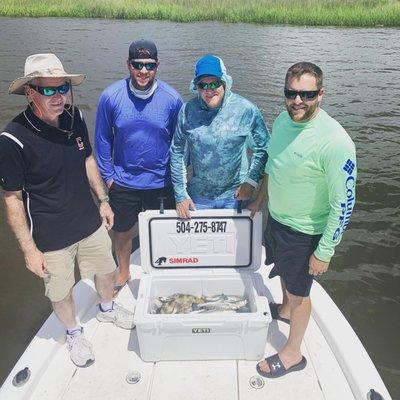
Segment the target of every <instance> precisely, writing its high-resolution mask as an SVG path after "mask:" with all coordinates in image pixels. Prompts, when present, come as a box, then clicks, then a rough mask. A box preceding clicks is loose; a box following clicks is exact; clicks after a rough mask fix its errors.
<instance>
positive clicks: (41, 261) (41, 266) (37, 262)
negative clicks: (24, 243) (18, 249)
mask: <svg viewBox="0 0 400 400" xmlns="http://www.w3.org/2000/svg"><path fill="white" fill-rule="evenodd" d="M24 255H25V264H26V268H28V269H29V271H32V272H33V273H34V274H36V275H37V276H39V277H40V278H44V277H45V272H46V267H47V262H46V259H45V257H44V254H43V253H42V252H41V251H40V250H39V249H38V248H37V247H34V248H31V249H29V250H27V251H26V252H25V254H24Z"/></svg>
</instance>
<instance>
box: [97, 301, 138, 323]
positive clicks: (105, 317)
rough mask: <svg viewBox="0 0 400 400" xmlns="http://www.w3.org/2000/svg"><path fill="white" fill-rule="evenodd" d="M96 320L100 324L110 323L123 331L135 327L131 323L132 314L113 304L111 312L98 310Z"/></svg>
mask: <svg viewBox="0 0 400 400" xmlns="http://www.w3.org/2000/svg"><path fill="white" fill-rule="evenodd" d="M99 308H100V307H99ZM96 318H97V319H98V320H99V321H100V322H112V323H114V324H115V325H116V326H118V327H120V328H123V329H133V328H134V327H135V324H134V323H133V313H132V312H130V311H128V310H127V309H126V308H124V307H122V306H120V305H119V304H117V303H115V302H113V308H112V309H111V310H108V311H101V309H100V310H99V312H98V313H97V316H96Z"/></svg>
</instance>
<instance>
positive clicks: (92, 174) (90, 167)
mask: <svg viewBox="0 0 400 400" xmlns="http://www.w3.org/2000/svg"><path fill="white" fill-rule="evenodd" d="M86 174H87V177H88V180H89V185H90V188H91V189H92V190H93V192H94V194H95V195H96V196H97V198H98V199H99V200H101V199H104V198H106V197H107V189H106V187H105V185H104V183H103V180H102V178H101V176H100V172H99V169H98V168H97V163H96V160H95V159H94V157H93V155H91V156H89V157H88V158H87V159H86Z"/></svg>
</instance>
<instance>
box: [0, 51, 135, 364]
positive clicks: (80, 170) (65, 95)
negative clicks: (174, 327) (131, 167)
mask: <svg viewBox="0 0 400 400" xmlns="http://www.w3.org/2000/svg"><path fill="white" fill-rule="evenodd" d="M84 80H85V76H84V75H81V74H68V73H67V72H65V70H64V67H63V65H62V64H61V61H60V60H59V59H58V58H57V57H56V56H55V55H54V54H33V55H31V56H29V57H28V58H27V59H26V62H25V74H24V76H23V77H20V78H18V79H16V80H14V81H13V82H12V84H11V85H10V87H9V93H14V94H25V96H26V98H27V100H28V107H27V108H26V109H25V111H23V112H22V113H21V114H19V115H18V116H17V117H15V118H14V119H13V120H12V121H11V122H10V123H9V124H8V125H7V126H6V128H5V129H4V131H3V132H2V133H1V134H0V185H1V186H2V188H3V189H4V203H5V209H6V214H7V217H8V221H9V224H10V226H11V229H12V230H13V232H14V233H15V235H16V237H17V240H18V242H19V245H20V246H21V249H22V251H23V253H24V256H25V262H26V266H27V268H28V269H29V270H31V271H32V272H33V273H35V274H36V275H38V276H39V277H41V278H43V279H44V283H45V294H46V296H47V297H48V298H49V299H50V301H51V303H52V306H53V310H54V312H55V314H56V315H57V317H58V318H59V320H60V321H61V323H62V324H63V325H64V326H65V327H66V329H67V344H68V349H69V351H70V356H71V360H72V361H73V362H74V363H75V364H76V365H77V366H79V367H83V366H87V365H90V364H91V363H92V362H93V361H94V355H93V351H92V348H91V345H90V343H89V342H88V341H87V340H86V339H85V338H84V335H83V328H82V327H81V326H80V325H79V323H78V322H77V320H76V316H75V309H74V304H73V299H72V287H73V285H74V283H75V281H74V264H75V260H77V261H78V265H79V268H80V273H81V276H82V277H89V276H93V275H95V284H96V289H97V291H98V293H99V296H100V305H99V307H100V309H99V312H98V314H97V319H98V320H99V321H102V322H113V323H115V324H116V325H118V326H120V327H122V328H126V329H132V328H133V314H132V313H130V312H129V311H127V310H125V309H124V308H122V307H121V306H119V305H117V304H115V303H114V302H113V300H112V297H113V288H114V280H115V262H114V260H113V257H112V254H111V242H110V238H109V236H108V233H107V229H111V227H112V225H113V218H114V215H113V213H112V211H111V208H110V206H109V204H108V196H107V191H106V189H105V187H104V185H103V183H102V180H101V177H100V174H99V172H98V168H97V165H96V161H95V159H94V157H93V155H92V148H91V145H90V142H89V138H88V131H87V127H86V124H85V121H84V120H83V118H82V113H81V112H80V111H79V109H78V108H76V107H74V106H73V104H72V86H73V85H80V84H81V83H82V82H83V81H84ZM91 190H92V191H93V192H94V194H95V195H96V196H97V198H98V202H99V208H98V207H97V206H96V204H95V203H94V201H93V197H92V195H91Z"/></svg>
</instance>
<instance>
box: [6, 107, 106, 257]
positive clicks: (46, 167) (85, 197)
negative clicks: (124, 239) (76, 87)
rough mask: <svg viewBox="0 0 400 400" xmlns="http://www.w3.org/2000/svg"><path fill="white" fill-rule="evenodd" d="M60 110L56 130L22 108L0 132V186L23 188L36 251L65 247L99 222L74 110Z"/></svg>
mask: <svg viewBox="0 0 400 400" xmlns="http://www.w3.org/2000/svg"><path fill="white" fill-rule="evenodd" d="M74 110H75V112H74V122H73V127H72V133H67V132H63V131H62V130H64V131H69V130H70V128H71V121H72V110H69V111H64V112H63V114H62V115H60V129H62V130H60V129H57V128H55V127H53V126H51V125H48V124H46V123H45V122H44V121H42V120H41V119H40V118H38V117H37V116H36V115H35V114H34V113H33V112H32V110H31V108H30V107H28V108H27V109H26V110H25V111H24V112H22V113H21V114H19V115H18V116H17V117H16V118H14V119H13V120H12V122H11V123H9V124H8V125H7V126H6V127H5V129H4V131H3V132H2V133H1V134H0V185H1V186H2V187H3V189H4V190H6V191H18V190H22V191H23V198H24V205H25V210H26V214H27V219H28V222H29V225H30V229H31V233H32V236H33V239H34V241H35V243H36V246H37V247H38V249H39V250H41V251H43V252H44V251H53V250H59V249H62V248H64V247H67V246H69V245H71V244H73V243H76V242H78V241H79V240H81V239H83V238H85V237H87V236H89V235H91V234H92V233H93V232H95V230H96V229H98V228H99V227H100V225H101V219H100V215H99V211H98V208H97V206H96V205H95V203H94V201H93V198H92V195H91V192H90V186H89V181H88V178H87V175H86V166H85V161H86V158H87V157H88V156H90V155H91V154H92V148H91V145H90V142H89V138H88V131H87V127H86V124H85V121H84V120H83V118H82V115H81V113H80V111H79V110H78V109H77V108H75V109H74Z"/></svg>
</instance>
